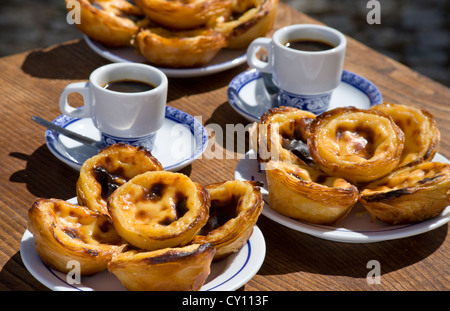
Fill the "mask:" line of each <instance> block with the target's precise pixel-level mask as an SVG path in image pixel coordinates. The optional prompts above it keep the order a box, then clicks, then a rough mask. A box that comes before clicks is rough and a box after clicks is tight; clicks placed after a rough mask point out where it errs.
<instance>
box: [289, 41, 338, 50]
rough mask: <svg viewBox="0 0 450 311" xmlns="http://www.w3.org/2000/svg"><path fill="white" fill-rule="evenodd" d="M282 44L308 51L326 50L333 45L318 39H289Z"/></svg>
mask: <svg viewBox="0 0 450 311" xmlns="http://www.w3.org/2000/svg"><path fill="white" fill-rule="evenodd" d="M284 45H285V46H287V47H288V48H291V49H294V50H299V51H309V52H320V51H326V50H329V49H332V48H334V47H335V46H334V45H332V44H331V43H328V42H326V41H319V40H313V39H295V40H290V41H288V42H286V43H285V44H284Z"/></svg>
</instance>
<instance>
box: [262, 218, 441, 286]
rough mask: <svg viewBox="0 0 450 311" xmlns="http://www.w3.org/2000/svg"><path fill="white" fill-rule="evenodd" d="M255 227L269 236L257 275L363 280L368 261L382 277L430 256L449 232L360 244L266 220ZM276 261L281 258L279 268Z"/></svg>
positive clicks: (439, 230)
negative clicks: (297, 274)
mask: <svg viewBox="0 0 450 311" xmlns="http://www.w3.org/2000/svg"><path fill="white" fill-rule="evenodd" d="M258 226H259V227H260V228H261V230H262V231H263V233H265V234H270V239H268V238H266V247H267V251H266V260H265V262H264V264H263V266H262V267H261V269H260V270H259V272H258V274H262V275H273V274H286V273H290V272H302V271H304V272H308V273H313V274H324V275H340V276H349V277H354V278H364V279H365V278H366V276H367V273H368V272H369V271H370V269H368V268H367V267H366V266H367V263H368V262H369V261H370V260H378V261H379V262H380V266H381V274H382V275H383V274H387V273H389V272H392V271H396V270H399V269H402V268H404V267H407V266H410V265H413V264H415V263H417V262H419V261H421V260H423V259H424V258H426V257H428V256H430V255H431V254H433V253H434V252H435V251H436V250H437V249H438V248H439V247H440V246H441V244H442V243H444V241H445V239H446V236H447V230H448V225H443V226H441V227H439V228H436V229H435V230H432V231H429V232H426V233H423V234H419V235H415V236H412V237H407V238H402V239H397V240H390V241H383V242H376V243H365V244H359V243H342V242H333V241H328V240H324V239H320V238H316V237H313V236H310V235H307V234H304V233H301V232H297V231H294V230H291V229H288V228H285V227H282V226H280V225H278V224H276V223H274V222H272V221H271V220H269V219H267V218H265V217H261V218H260V220H258ZM267 226H268V227H267ZM273 226H278V227H279V228H272V227H273ZM266 227H267V230H264V229H266ZM269 227H270V228H269ZM266 232H267V233H266ZM278 258H283V261H282V262H283V266H282V267H281V266H280V264H279V260H278Z"/></svg>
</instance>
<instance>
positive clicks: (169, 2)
mask: <svg viewBox="0 0 450 311" xmlns="http://www.w3.org/2000/svg"><path fill="white" fill-rule="evenodd" d="M135 2H136V4H137V5H138V6H139V7H141V8H142V10H143V11H144V13H145V14H146V15H147V16H148V17H149V18H150V19H151V20H152V21H154V22H156V23H158V24H160V25H161V26H163V27H166V28H168V29H183V30H185V29H193V28H199V27H204V26H205V25H206V24H207V23H208V22H209V21H210V20H211V19H213V18H215V17H217V16H225V17H227V16H229V15H230V14H231V0H135Z"/></svg>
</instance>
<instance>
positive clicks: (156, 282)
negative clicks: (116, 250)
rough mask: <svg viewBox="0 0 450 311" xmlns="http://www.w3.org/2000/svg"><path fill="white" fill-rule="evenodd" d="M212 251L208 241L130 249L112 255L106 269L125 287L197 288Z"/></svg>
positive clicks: (208, 271) (207, 273)
mask: <svg viewBox="0 0 450 311" xmlns="http://www.w3.org/2000/svg"><path fill="white" fill-rule="evenodd" d="M214 253H215V248H214V246H212V244H194V245H188V246H184V247H179V248H165V249H160V250H155V251H149V252H143V251H136V250H132V251H128V252H124V253H121V254H118V255H117V256H114V258H113V260H112V261H111V262H110V263H109V264H108V270H109V271H111V272H112V273H113V274H114V275H116V276H117V278H118V279H119V280H120V282H121V283H122V284H123V285H124V286H125V287H126V288H127V289H128V290H133V291H144V290H150V291H197V290H199V289H200V288H201V287H202V286H203V284H204V282H205V280H206V278H207V277H208V275H209V273H210V266H211V261H212V259H213V257H214Z"/></svg>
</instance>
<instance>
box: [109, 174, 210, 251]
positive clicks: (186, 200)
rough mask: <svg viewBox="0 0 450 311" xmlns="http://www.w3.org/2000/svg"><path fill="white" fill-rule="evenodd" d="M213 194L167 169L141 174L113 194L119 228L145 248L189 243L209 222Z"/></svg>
mask: <svg viewBox="0 0 450 311" xmlns="http://www.w3.org/2000/svg"><path fill="white" fill-rule="evenodd" d="M210 203H211V201H210V196H209V194H208V192H207V191H206V189H205V188H204V187H202V186H201V185H199V184H197V183H194V182H193V181H191V180H190V179H189V177H187V176H186V175H183V174H180V173H172V172H166V171H154V172H146V173H143V174H140V175H138V176H136V177H134V178H132V179H131V180H129V181H128V182H127V183H126V184H123V185H122V186H120V187H119V188H118V189H117V190H116V191H114V193H113V194H112V195H111V196H110V198H109V201H108V210H109V213H110V215H111V218H112V219H113V224H114V227H115V229H116V231H117V232H118V233H119V234H120V235H121V236H122V237H123V238H124V239H125V240H127V241H128V242H129V243H130V244H132V245H134V246H136V247H139V248H141V249H145V250H155V249H159V248H166V247H177V246H180V245H181V246H183V245H186V244H188V243H189V242H190V241H191V240H192V239H193V238H194V236H195V235H196V234H197V233H198V232H199V231H200V229H201V228H202V227H203V226H204V225H205V224H206V222H207V220H208V215H209V207H210Z"/></svg>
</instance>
